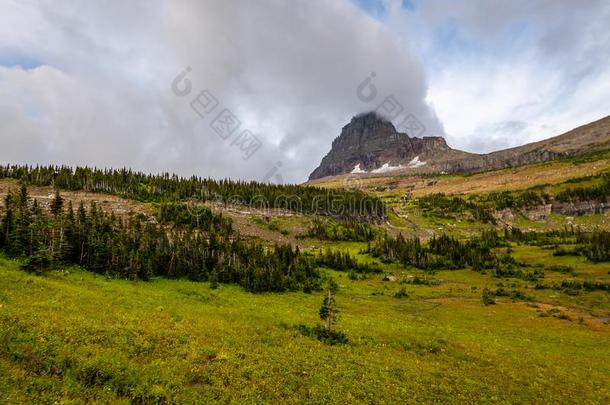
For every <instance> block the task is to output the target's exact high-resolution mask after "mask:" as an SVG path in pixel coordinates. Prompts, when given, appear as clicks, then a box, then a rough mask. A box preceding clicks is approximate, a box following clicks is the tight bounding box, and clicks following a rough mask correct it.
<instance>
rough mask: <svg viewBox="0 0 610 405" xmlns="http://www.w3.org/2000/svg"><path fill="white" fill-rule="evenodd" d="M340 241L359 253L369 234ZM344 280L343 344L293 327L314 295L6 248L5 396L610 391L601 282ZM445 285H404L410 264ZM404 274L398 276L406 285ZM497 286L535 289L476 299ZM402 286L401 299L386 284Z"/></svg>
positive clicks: (546, 259) (450, 396)
mask: <svg viewBox="0 0 610 405" xmlns="http://www.w3.org/2000/svg"><path fill="white" fill-rule="evenodd" d="M337 246H338V247H339V246H340V247H342V248H347V249H349V250H351V251H352V252H353V253H356V252H357V251H358V250H359V249H361V248H362V246H363V244H354V243H343V244H341V245H337ZM515 254H516V255H517V256H518V257H520V258H528V260H531V261H532V262H538V263H544V265H549V263H557V264H569V265H570V266H572V268H573V269H574V271H575V275H564V274H561V273H547V276H546V277H547V281H549V282H550V281H552V280H559V279H563V278H571V279H572V278H574V277H576V278H578V279H590V278H596V279H602V280H606V281H608V280H609V279H610V275H608V267H607V266H605V265H603V264H598V265H595V264H591V263H587V262H585V261H584V260H583V259H579V258H574V257H553V256H552V255H551V254H550V253H549V252H548V251H544V250H541V249H539V248H535V247H520V248H517V249H516V252H515ZM383 266H384V267H383V268H384V271H386V272H391V273H392V274H394V277H396V281H395V282H392V281H383V280H382V279H383V277H384V275H383V274H381V275H376V276H373V277H371V278H367V279H365V280H357V281H355V280H350V279H349V278H348V277H347V276H346V275H345V274H343V273H337V272H332V271H330V270H329V271H327V272H328V274H329V275H330V276H331V277H334V278H335V279H336V280H337V281H338V284H339V285H340V288H339V291H338V293H337V303H338V305H339V307H340V309H341V319H340V321H339V323H338V325H337V327H338V328H339V329H340V330H341V331H343V332H344V333H346V334H347V336H348V338H349V343H348V344H346V345H338V346H328V345H325V344H323V343H321V342H319V341H317V340H315V339H313V338H311V337H308V336H304V335H302V334H301V333H300V332H299V329H298V328H297V326H298V325H301V324H304V325H308V326H314V325H316V324H317V323H318V322H319V320H318V316H317V311H318V308H319V305H320V302H321V300H322V293H314V294H311V295H308V294H305V293H284V294H260V295H255V294H250V293H247V292H244V291H243V290H242V289H240V288H238V287H233V286H225V285H222V286H220V287H219V288H218V289H211V288H210V287H209V284H208V283H194V282H189V281H168V280H161V279H159V280H154V281H152V282H147V283H146V282H130V281H123V280H111V279H107V278H104V277H101V276H96V275H93V274H91V273H88V272H84V271H82V270H79V269H77V268H64V269H58V270H55V271H52V272H50V273H48V274H46V275H45V276H33V275H29V274H27V273H24V272H22V271H20V270H19V269H18V264H17V263H16V262H14V261H9V260H7V259H4V258H0V277H1V278H2V280H3V282H2V283H1V284H0V340H1V342H2V344H1V345H0V398H2V402H7V403H25V402H54V401H58V400H59V401H66V402H82V401H84V400H95V401H99V402H114V401H117V402H125V403H127V402H130V401H134V402H142V403H160V402H164V401H167V402H173V401H175V402H194V401H200V402H205V401H217V402H227V401H235V402H242V403H243V402H261V401H262V402H278V401H282V402H289V403H296V402H303V401H307V402H315V403H319V402H335V403H336V402H342V403H343V402H346V401H348V402H366V403H370V402H376V403H381V402H465V401H468V402H498V401H500V402H504V401H510V402H536V401H539V400H540V399H541V398H544V400H545V401H547V402H559V403H576V402H578V403H602V402H607V401H608V400H609V399H610V391H609V390H608V384H607V382H608V380H607V376H608V375H610V365H609V363H608V362H607V361H605V360H604V359H608V358H610V326H609V325H608V320H609V319H610V300H609V298H608V297H609V295H608V293H607V292H603V291H593V292H580V293H579V295H578V296H573V295H569V294H567V293H565V292H562V291H554V290H535V289H534V288H533V287H532V283H530V282H527V281H524V280H519V279H509V280H504V279H503V280H499V279H496V278H493V277H491V276H490V275H484V274H479V273H475V272H472V271H470V270H460V271H451V272H450V271H441V272H438V273H436V274H434V275H433V276H431V275H425V274H424V273H422V272H419V271H415V270H404V269H399V268H398V267H395V266H394V265H383ZM414 275H417V276H419V277H421V278H428V279H434V280H437V281H438V282H440V284H439V285H432V286H426V285H415V284H413V283H407V281H409V280H411V281H412V280H413V279H412V278H411V277H410V276H414ZM401 280H403V283H400V281H401ZM499 283H502V285H503V286H504V287H505V288H507V289H509V290H510V289H518V290H520V291H522V292H523V293H524V294H525V295H526V296H528V297H530V298H529V300H528V301H522V300H517V301H515V302H513V301H512V300H511V299H510V298H509V297H498V298H497V304H496V305H490V306H485V305H483V304H482V302H481V291H482V290H483V289H484V288H488V289H492V290H495V289H497V288H498V285H499ZM401 289H404V290H405V291H406V292H407V294H408V297H406V298H396V297H395V296H394V295H395V294H396V293H397V292H398V291H400V290H401Z"/></svg>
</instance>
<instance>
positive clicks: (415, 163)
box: [408, 156, 426, 169]
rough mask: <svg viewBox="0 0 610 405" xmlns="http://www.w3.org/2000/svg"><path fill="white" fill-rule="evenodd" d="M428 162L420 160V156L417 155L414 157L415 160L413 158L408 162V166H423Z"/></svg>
mask: <svg viewBox="0 0 610 405" xmlns="http://www.w3.org/2000/svg"><path fill="white" fill-rule="evenodd" d="M425 164H426V162H422V161H421V160H419V156H415V157H414V158H413V160H411V161H410V162H409V164H408V167H410V168H412V169H414V168H416V167H422V166H425Z"/></svg>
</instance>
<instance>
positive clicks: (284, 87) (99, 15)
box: [0, 0, 610, 182]
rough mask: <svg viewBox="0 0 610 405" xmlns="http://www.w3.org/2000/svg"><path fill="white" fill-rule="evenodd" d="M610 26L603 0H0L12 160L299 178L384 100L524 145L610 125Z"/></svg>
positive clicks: (428, 122)
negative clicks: (595, 124)
mask: <svg viewBox="0 0 610 405" xmlns="http://www.w3.org/2000/svg"><path fill="white" fill-rule="evenodd" d="M609 26H610V2H608V1H605V0H599V1H598V0H580V1H578V2H576V1H568V0H539V1H535V0H513V1H492V0H471V1H454V0H387V1H384V0H222V1H220V0H218V1H217V0H192V1H186V0H185V1H182V0H171V1H170V0H166V1H164V0H139V1H138V0H133V1H124V0H114V1H110V0H107V1H101V0H99V1H86V2H85V1H76V0H74V1H61V0H48V1H45V0H0V94H1V96H2V97H1V98H0V162H2V163H9V162H10V163H32V164H37V163H42V164H50V163H54V164H70V165H89V166H98V167H124V166H128V167H133V168H135V169H139V170H144V171H148V172H155V173H156V172H163V171H169V172H176V173H178V174H181V175H191V174H198V175H202V176H211V177H215V178H224V177H231V178H241V179H252V180H265V181H274V182H275V181H283V182H302V181H305V180H306V179H307V176H308V175H309V173H310V172H311V171H312V170H313V169H314V168H315V167H316V166H317V165H318V164H319V162H320V159H321V158H322V157H323V156H324V155H325V154H326V153H327V152H328V150H329V149H330V145H331V142H332V140H333V139H334V138H335V137H336V136H338V135H339V133H340V130H341V127H342V126H343V125H345V124H346V123H347V122H349V119H350V118H351V117H352V116H353V115H356V114H358V113H360V112H363V111H368V110H372V109H375V108H377V107H378V106H379V105H380V104H381V103H383V102H384V101H387V100H386V99H387V98H389V97H393V98H394V100H396V101H398V102H399V103H400V104H401V105H402V110H401V114H399V115H397V116H396V119H395V121H394V122H395V124H396V125H399V124H400V123H401V122H402V121H403V119H404V118H405V117H407V116H408V115H411V116H412V117H416V119H417V120H418V121H419V122H421V124H422V125H423V127H424V128H425V131H423V132H419V133H418V134H417V135H443V136H445V137H446V138H447V140H448V142H449V144H450V145H451V146H453V147H455V148H460V149H464V150H468V151H472V152H489V151H491V150H495V149H500V148H505V147H511V146H516V145H519V144H523V143H527V142H531V141H535V140H539V139H543V138H546V137H549V136H553V135H557V134H559V133H561V132H564V131H566V130H569V129H571V128H574V127H576V126H579V125H581V124H585V123H587V122H590V121H593V120H595V119H599V118H602V117H604V116H606V115H608V114H610V60H609V59H610V29H608V27H609ZM187 69H188V70H187ZM185 72H186V74H185V75H183V76H181V77H178V76H179V75H180V74H181V73H185ZM367 79H371V80H370V81H369V82H365V80H367ZM386 105H387V104H386ZM257 145H258V146H257Z"/></svg>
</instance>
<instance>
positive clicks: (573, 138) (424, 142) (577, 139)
mask: <svg viewBox="0 0 610 405" xmlns="http://www.w3.org/2000/svg"><path fill="white" fill-rule="evenodd" d="M604 149H610V117H606V118H603V119H601V120H599V121H595V122H593V123H591V124H588V125H585V126H582V127H579V128H576V129H574V130H572V131H569V132H567V133H565V134H563V135H560V136H556V137H554V138H550V139H546V140H544V141H540V142H535V143H531V144H527V145H523V146H519V147H516V148H510V149H505V150H501V151H497V152H493V153H489V154H484V155H479V154H474V153H467V152H463V151H459V150H456V149H452V148H450V147H449V146H448V145H447V143H446V142H445V139H444V138H442V137H439V136H436V137H424V138H415V137H410V136H409V135H408V134H406V133H400V132H398V131H397V130H396V128H395V127H394V125H392V123H391V122H389V121H387V120H386V119H384V118H383V117H381V116H379V115H377V114H376V113H374V112H369V113H365V114H361V115H358V116H356V117H354V118H352V120H351V122H350V123H349V124H348V125H346V126H345V127H343V129H342V131H341V134H340V135H339V137H337V138H336V139H335V140H334V141H333V143H332V148H331V150H330V152H329V153H328V154H327V155H326V156H325V157H324V158H323V159H322V162H321V163H320V166H319V167H318V168H317V169H315V170H314V171H313V172H312V173H311V175H310V176H309V179H310V180H314V179H319V178H322V177H326V176H336V175H341V174H347V173H352V172H353V173H358V174H367V173H372V174H378V173H388V172H392V173H395V174H403V173H405V172H409V171H417V172H447V173H458V172H469V173H470V172H479V171H485V170H494V169H502V168H507V167H516V166H522V165H526V164H532V163H538V162H545V161H548V160H554V159H558V158H563V157H569V156H575V155H579V154H582V153H586V152H591V151H597V150H604Z"/></svg>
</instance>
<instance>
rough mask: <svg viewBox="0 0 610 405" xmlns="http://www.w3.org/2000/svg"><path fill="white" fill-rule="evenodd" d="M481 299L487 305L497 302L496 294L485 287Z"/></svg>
mask: <svg viewBox="0 0 610 405" xmlns="http://www.w3.org/2000/svg"><path fill="white" fill-rule="evenodd" d="M481 301H483V304H484V305H485V306H487V305H494V304H495V303H496V295H495V294H494V293H493V292H492V291H491V290H490V289H489V288H484V289H483V294H481Z"/></svg>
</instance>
